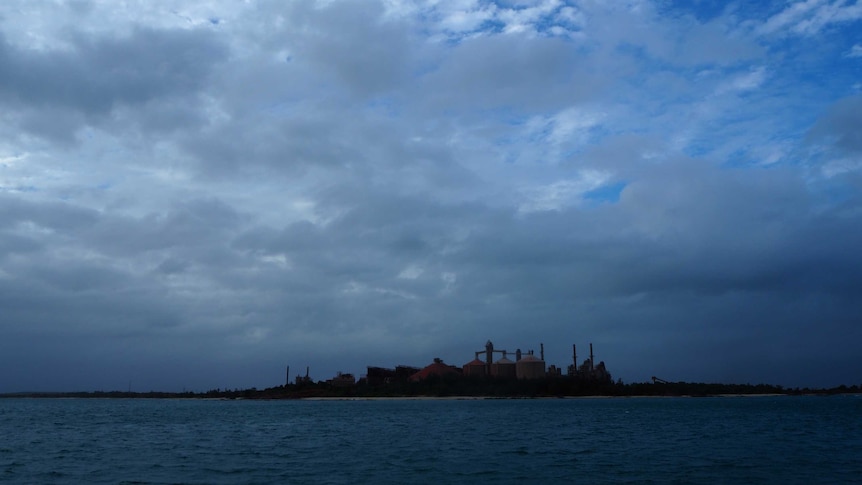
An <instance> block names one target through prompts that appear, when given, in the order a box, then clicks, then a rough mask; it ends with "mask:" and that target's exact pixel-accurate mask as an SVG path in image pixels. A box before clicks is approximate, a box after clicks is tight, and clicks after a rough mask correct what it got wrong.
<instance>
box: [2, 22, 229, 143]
mask: <svg viewBox="0 0 862 485" xmlns="http://www.w3.org/2000/svg"><path fill="white" fill-rule="evenodd" d="M69 42H70V44H71V45H70V47H69V48H64V49H55V50H48V51H34V50H30V49H27V48H26V47H23V46H19V45H14V44H11V43H9V41H8V40H7V39H6V38H5V37H3V36H0V99H3V100H4V104H6V105H7V107H13V108H14V109H17V110H24V113H23V116H24V117H25V119H26V117H28V116H29V117H33V116H35V117H36V118H37V119H38V123H36V122H35V121H30V122H26V123H24V126H25V127H26V128H29V129H31V131H33V132H35V133H38V134H42V135H45V136H49V137H60V138H62V137H68V136H70V135H71V133H70V132H72V131H74V129H76V128H77V127H78V125H79V124H81V123H85V122H87V120H90V119H98V118H102V117H104V116H106V115H107V114H108V113H109V112H111V110H113V109H114V108H116V107H118V106H123V105H144V104H146V103H147V102H150V101H152V100H155V99H159V98H165V97H168V98H171V97H177V96H184V95H190V94H194V93H195V92H197V91H198V90H200V89H201V88H202V87H203V86H204V82H205V81H206V78H207V76H208V75H209V73H210V72H211V70H212V67H213V65H214V64H215V63H217V62H220V61H222V60H223V59H224V58H225V56H226V54H227V51H226V48H225V47H224V45H223V44H222V43H221V42H220V41H219V40H218V39H217V38H216V37H214V36H213V35H212V34H210V33H208V32H203V31H184V30H156V29H150V28H144V27H139V28H135V29H134V30H132V32H131V33H129V34H128V35H126V36H124V37H121V38H93V37H89V36H84V35H80V34H79V35H73V36H71V38H70V39H69ZM28 109H30V110H37V112H36V113H32V112H30V113H28V112H27V110H28ZM38 110H48V113H39V112H38ZM52 111H54V112H59V114H60V115H61V116H62V117H66V119H67V121H66V122H65V123H63V120H61V124H60V125H59V126H56V125H54V123H53V122H52V118H53V116H51V115H50V113H51V112H52ZM46 114H47V116H46ZM39 124H44V125H46V127H45V128H44V129H40V127H39V126H38V125H39ZM52 130H53V131H52Z"/></svg>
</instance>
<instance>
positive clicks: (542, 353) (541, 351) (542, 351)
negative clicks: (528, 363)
mask: <svg viewBox="0 0 862 485" xmlns="http://www.w3.org/2000/svg"><path fill="white" fill-rule="evenodd" d="M539 358H540V359H541V360H545V344H541V343H540V344H539Z"/></svg>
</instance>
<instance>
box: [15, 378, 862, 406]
mask: <svg viewBox="0 0 862 485" xmlns="http://www.w3.org/2000/svg"><path fill="white" fill-rule="evenodd" d="M836 394H862V387H860V386H859V385H852V386H846V385H841V386H837V387H833V388H828V389H825V388H824V389H811V388H807V387H806V388H792V389H790V388H784V387H782V386H776V385H770V384H720V383H695V382H666V383H662V382H658V383H631V384H623V383H620V382H616V383H603V384H600V385H593V384H589V383H584V382H578V381H577V380H575V379H570V378H568V377H558V378H546V379H534V380H529V381H527V380H492V379H468V378H457V377H448V378H447V377H431V378H429V379H426V380H424V381H420V382H405V383H400V384H394V385H386V386H369V385H367V384H357V385H354V386H341V385H333V384H332V383H331V382H327V381H320V382H304V383H301V384H288V385H283V386H277V387H271V388H268V389H256V388H250V389H234V390H228V389H212V390H209V391H206V392H159V391H150V392H127V391H93V392H19V393H5V394H0V398H138V399H140V398H151V399H270V400H272V399H314V398H342V399H364V398H368V399H373V398H422V397H428V398H498V399H505V398H513V399H515V398H555V397H556V398H564V397H682V396H691V397H715V396H728V395H734V396H737V395H738V396H756V395H823V396H827V395H836Z"/></svg>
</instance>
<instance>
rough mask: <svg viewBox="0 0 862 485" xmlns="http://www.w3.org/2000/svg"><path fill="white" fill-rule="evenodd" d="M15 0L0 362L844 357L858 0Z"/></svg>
mask: <svg viewBox="0 0 862 485" xmlns="http://www.w3.org/2000/svg"><path fill="white" fill-rule="evenodd" d="M10 5H13V4H10ZM20 5H23V3H20V4H14V8H11V7H10V8H6V9H4V12H3V16H2V17H0V31H2V32H3V37H2V40H0V59H2V61H3V62H2V63H0V66H2V67H0V108H2V109H0V304H2V305H0V307H2V308H3V312H0V365H4V366H5V367H7V368H15V369H17V370H18V371H17V372H16V374H15V376H13V378H11V379H10V380H8V381H4V382H2V383H0V391H7V390H8V391H12V390H22V389H37V390H39V389H60V390H62V389H97V388H99V389H116V388H126V386H127V385H128V381H129V380H130V379H131V380H133V381H134V382H136V383H140V384H135V385H134V387H135V388H138V385H141V386H150V388H153V389H167V390H178V389H181V388H182V387H187V388H192V389H198V390H205V389H209V388H215V387H221V388H225V387H229V388H234V387H250V386H257V387H267V386H271V385H276V384H279V383H280V382H281V379H282V377H283V374H282V370H283V368H284V365H286V364H290V365H292V366H295V367H296V366H304V365H311V367H312V375H313V376H314V377H315V378H326V377H329V376H330V375H331V374H334V373H335V372H336V371H347V372H355V373H357V374H361V373H362V369H363V367H364V366H365V365H395V364H398V363H406V364H414V365H421V364H422V363H423V362H425V361H426V360H427V359H430V358H431V357H434V356H440V357H442V358H443V359H444V360H446V361H447V362H454V363H457V362H459V361H460V360H462V359H465V360H464V361H465V362H466V360H469V358H470V357H471V356H472V352H473V351H474V350H476V346H477V345H478V346H481V344H482V343H483V342H485V341H486V340H487V339H489V338H490V339H492V340H493V341H494V342H495V343H498V342H499V344H500V345H506V346H519V345H520V346H522V347H523V346H527V345H535V342H540V341H545V342H546V343H548V344H549V345H546V354H547V356H548V360H549V363H554V364H558V365H561V364H565V363H567V362H568V359H569V355H568V352H569V351H568V349H569V348H570V347H569V346H570V345H571V343H576V344H578V345H579V346H580V345H585V344H586V343H589V342H590V341H593V342H595V343H596V344H597V348H598V349H601V354H602V360H605V361H606V362H607V363H608V365H609V366H610V369H611V371H612V372H613V373H614V375H615V376H619V377H622V378H623V379H624V380H626V381H634V380H644V379H648V378H649V376H651V375H662V376H666V377H668V378H672V379H688V380H698V381H709V380H723V381H742V382H749V381H751V382H754V381H756V382H762V381H766V382H776V383H779V384H785V385H832V384H838V383H848V384H852V383H853V382H852V379H855V378H856V376H858V374H859V370H860V363H859V360H858V358H857V357H856V354H857V353H858V352H857V351H856V349H855V348H854V347H853V346H852V342H855V341H858V337H860V336H862V335H860V332H862V328H860V326H859V325H858V322H859V321H860V320H859V317H860V315H862V313H860V311H862V310H860V305H859V303H858V302H857V301H856V300H857V299H858V298H856V295H858V294H859V291H860V284H862V283H860V278H859V276H858V275H859V274H862V271H860V265H862V261H860V258H859V255H858V250H857V248H858V247H859V245H860V243H862V240H860V238H862V233H860V231H859V229H858V228H859V227H862V225H860V224H859V221H858V218H859V215H860V213H862V212H860V199H859V196H858V194H859V190H860V187H862V184H860V179H859V177H858V173H859V166H860V165H859V153H860V150H862V147H860V146H858V145H859V143H858V136H857V135H858V130H857V129H856V127H857V126H862V120H859V119H858V116H857V115H856V113H860V112H862V107H860V106H859V102H858V99H857V96H856V95H855V94H853V93H852V89H851V88H850V86H852V82H853V80H854V79H855V77H854V76H855V73H856V69H857V65H856V64H857V63H856V59H855V58H854V57H852V56H848V54H847V53H848V47H847V46H850V45H854V43H855V42H857V41H858V39H853V38H852V36H851V35H850V34H849V33H848V30H850V29H843V30H842V29H841V28H839V27H842V26H852V25H855V24H854V23H853V22H855V20H853V16H852V14H853V9H852V8H851V7H853V6H852V5H850V4H846V3H845V4H838V3H834V2H833V3H829V2H812V3H795V4H793V5H790V6H788V8H787V9H786V10H785V11H784V12H783V13H781V12H771V11H769V12H766V13H764V11H763V10H762V9H755V8H749V7H746V8H742V7H736V8H734V7H732V6H731V7H727V8H721V9H715V8H710V9H707V8H705V7H703V6H702V5H700V4H696V5H695V4H693V5H685V6H682V5H655V4H652V3H649V2H633V3H632V2H630V3H627V4H620V3H608V4H604V3H599V2H574V3H569V4H564V3H562V2H554V1H547V2H534V3H525V2H493V3H489V2H474V1H464V2H438V3H433V2H432V3H415V2H402V1H393V0H389V1H385V2H380V3H377V2H372V3H368V4H358V3H354V2H342V1H327V2H296V3H288V4H284V3H282V2H260V3H257V4H255V6H254V8H252V7H251V6H250V5H248V4H244V3H234V2H207V3H205V4H196V5H190V6H186V7H183V8H176V6H175V5H170V4H169V3H162V2H147V3H146V4H131V6H129V7H128V8H122V9H120V8H117V7H116V6H114V5H113V4H111V3H99V2H93V3H90V4H87V5H86V8H83V7H82V8H80V9H75V8H72V7H69V4H63V5H64V6H63V7H62V8H61V7H57V8H56V9H54V10H47V9H46V8H45V7H43V6H40V5H35V4H34V6H32V7H31V9H25V8H18V7H19V6H20ZM28 5H29V4H28ZM829 12H831V14H830V15H831V16H829V15H827V13H829ZM809 17H810V18H812V19H820V20H818V21H817V22H814V23H812V22H809V23H805V22H806V20H805V19H806V18H809ZM818 22H819V23H818ZM23 26H27V27H26V28H24V27H23ZM756 26H764V27H762V28H761V30H758V28H757V27H756ZM794 29H795V30H794ZM826 29H829V32H830V33H831V34H830V35H833V36H834V37H831V38H830V39H831V40H830V39H826V40H824V39H823V38H821V37H818V36H817V35H813V34H814V33H815V32H824V31H826ZM794 32H796V33H799V34H800V35H795V34H794V35H784V34H786V33H791V34H793V33H794ZM767 34H768V35H767ZM809 34H810V35H809ZM812 52H816V53H817V55H811V54H810V53H812ZM850 52H851V54H852V53H853V52H854V50H853V49H851V50H850ZM799 66H804V69H803V68H800V67H799ZM817 73H829V76H821V75H818V74H817ZM824 329H825V330H824ZM552 341H558V342H566V344H565V345H560V346H557V345H556V344H551V342H552ZM531 342H532V343H531ZM800 349H805V350H806V351H808V350H810V352H811V353H812V355H815V354H816V355H818V356H819V357H818V359H816V362H802V361H800V360H799V359H798V358H797V356H798V355H799V352H800ZM825 349H829V350H830V351H829V352H825ZM55 369H64V372H63V373H62V375H61V374H60V373H58V372H56V371H55Z"/></svg>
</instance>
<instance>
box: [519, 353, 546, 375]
mask: <svg viewBox="0 0 862 485" xmlns="http://www.w3.org/2000/svg"><path fill="white" fill-rule="evenodd" d="M515 373H516V375H517V377H518V379H541V378H542V377H545V361H544V360H541V359H539V358H537V357H536V356H535V355H532V354H527V355H525V356H523V357H522V358H521V360H519V361H518V362H516V363H515Z"/></svg>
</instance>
